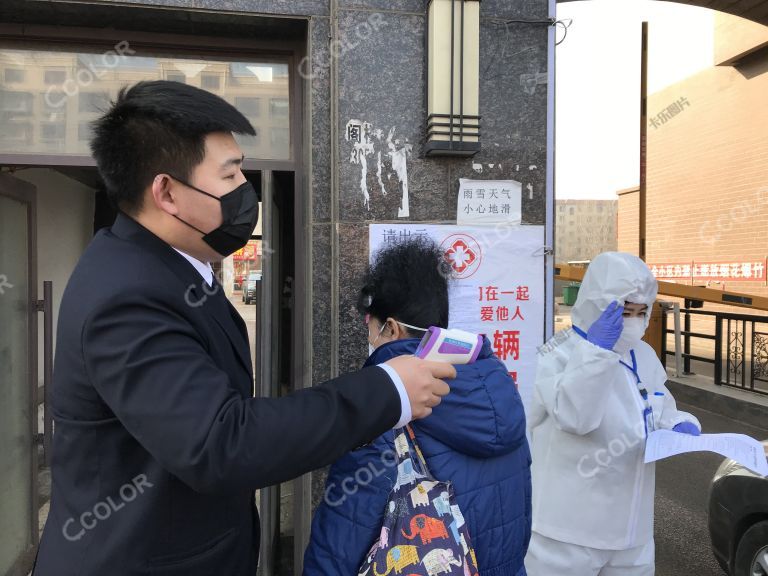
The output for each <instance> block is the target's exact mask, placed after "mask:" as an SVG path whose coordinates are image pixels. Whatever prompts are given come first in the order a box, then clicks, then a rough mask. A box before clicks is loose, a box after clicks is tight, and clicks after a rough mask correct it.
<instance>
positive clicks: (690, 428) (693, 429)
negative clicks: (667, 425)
mask: <svg viewBox="0 0 768 576" xmlns="http://www.w3.org/2000/svg"><path fill="white" fill-rule="evenodd" d="M672 432H680V433H681V434H690V435H691V436H698V435H699V434H701V430H699V427H698V426H696V424H694V423H693V422H680V424H677V425H675V427H674V428H672Z"/></svg>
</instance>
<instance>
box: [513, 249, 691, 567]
mask: <svg viewBox="0 0 768 576" xmlns="http://www.w3.org/2000/svg"><path fill="white" fill-rule="evenodd" d="M657 292H658V285H657V283H656V280H655V278H654V277H653V275H652V274H651V272H650V270H649V269H648V267H647V266H646V265H645V263H644V262H643V261H642V260H640V259H639V258H637V257H635V256H632V255H630V254H624V253H620V252H607V253H604V254H601V255H599V256H598V257H597V258H595V259H594V261H593V262H592V263H591V264H590V266H589V269H588V270H587V272H586V274H585V276H584V281H583V283H582V285H581V289H580V290H579V296H578V298H577V300H576V304H575V305H574V307H573V329H569V330H566V331H563V332H560V333H558V334H557V335H555V336H554V337H553V338H552V339H551V340H550V341H549V342H548V343H547V344H545V345H544V346H543V347H542V348H541V350H540V355H539V364H538V369H537V373H536V389H535V392H534V398H533V402H532V406H531V410H530V415H529V416H530V417H529V429H530V434H531V441H532V448H533V466H532V468H531V471H532V475H533V536H532V539H531V543H530V547H529V549H528V556H527V557H526V561H525V565H526V569H527V571H528V575H529V576H555V575H557V574H569V575H572V576H597V575H599V576H618V575H622V576H648V575H653V573H654V543H653V504H654V490H655V465H654V464H644V463H643V460H644V454H645V439H646V436H647V434H648V433H650V432H651V431H653V430H658V429H669V430H675V431H677V432H681V433H687V434H693V435H698V434H699V433H700V432H701V425H700V424H699V421H698V420H697V419H696V417H694V416H693V415H691V414H688V413H686V412H680V411H678V410H677V407H676V405H675V400H674V398H673V397H672V395H671V394H670V393H669V390H667V388H666V386H665V385H664V384H665V382H666V380H667V376H666V372H665V371H664V368H663V366H662V365H661V363H660V362H659V359H658V358H657V356H656V353H655V352H654V350H653V349H652V348H651V347H650V346H649V345H648V344H646V343H645V342H643V341H642V340H641V338H642V337H643V335H644V333H645V330H646V329H647V328H648V324H649V321H650V315H651V309H652V307H653V303H654V301H655V299H656V294H657Z"/></svg>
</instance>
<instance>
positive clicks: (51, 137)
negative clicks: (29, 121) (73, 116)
mask: <svg viewBox="0 0 768 576" xmlns="http://www.w3.org/2000/svg"><path fill="white" fill-rule="evenodd" d="M66 133H67V125H66V124H64V122H52V123H48V122H46V123H45V124H41V125H40V140H43V141H44V142H46V141H47V142H50V141H56V140H64V136H65V135H66Z"/></svg>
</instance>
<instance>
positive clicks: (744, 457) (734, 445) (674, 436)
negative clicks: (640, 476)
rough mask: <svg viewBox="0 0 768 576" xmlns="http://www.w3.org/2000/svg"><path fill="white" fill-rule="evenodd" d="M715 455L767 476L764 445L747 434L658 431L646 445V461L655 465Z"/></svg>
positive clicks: (652, 433)
mask: <svg viewBox="0 0 768 576" xmlns="http://www.w3.org/2000/svg"><path fill="white" fill-rule="evenodd" d="M701 451H707V452H715V453H717V454H720V455H721V456H725V457H726V458H731V459H733V460H736V462H738V463H739V464H741V465H742V466H744V467H745V468H749V469H750V470H752V471H753V472H756V473H757V474H760V475H761V476H768V461H766V457H765V448H764V447H763V445H762V444H761V443H760V442H758V441H757V440H755V439H754V438H750V437H749V436H745V435H744V434H702V435H701V436H691V435H690V434H681V433H679V432H672V431H671V430H656V431H655V432H651V433H650V434H649V435H648V440H647V441H646V443H645V461H646V462H655V461H656V460H661V459H663V458H668V457H670V456H677V455H678V454H685V453H687V452H701Z"/></svg>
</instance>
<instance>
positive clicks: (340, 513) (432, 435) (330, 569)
mask: <svg viewBox="0 0 768 576" xmlns="http://www.w3.org/2000/svg"><path fill="white" fill-rule="evenodd" d="M418 344H419V340H416V339H408V340H397V341H395V342H389V343H387V344H383V345H382V346H380V347H379V348H378V349H377V350H376V351H375V352H374V353H373V355H372V356H371V357H370V358H369V359H368V362H367V363H366V365H375V364H380V363H382V362H386V361H387V360H390V359H391V358H394V357H395V356H400V355H403V354H413V353H414V352H415V351H416V347H417V346H418ZM457 372H458V377H457V378H456V380H453V381H451V382H450V385H451V393H450V394H449V395H448V396H447V397H445V398H444V399H443V402H442V403H441V404H440V405H439V406H437V407H436V408H435V409H434V411H433V413H432V415H431V416H430V417H429V418H426V419H424V420H420V421H418V422H415V423H414V424H413V429H414V432H415V434H416V440H417V442H418V443H419V445H420V447H421V449H422V452H423V453H424V456H425V457H426V459H427V464H428V465H429V469H430V471H431V472H432V475H433V476H434V477H435V478H437V479H438V480H443V481H447V480H449V481H451V482H453V484H454V489H455V493H456V497H457V499H458V503H459V507H460V509H461V511H462V513H463V514H464V516H465V518H466V520H467V526H468V528H469V534H470V537H471V538H472V543H473V546H474V548H475V551H476V553H477V562H478V566H479V568H480V576H524V575H525V567H524V565H523V559H524V558H525V554H526V552H527V549H528V540H529V539H530V535H531V473H530V464H531V456H530V451H529V449H528V441H527V440H526V436H525V414H524V412H523V405H522V402H521V400H520V395H519V394H518V392H517V389H516V387H515V384H514V382H513V380H512V377H511V376H510V375H509V374H508V373H507V370H506V368H505V367H504V365H503V364H502V363H501V362H500V361H499V360H498V359H497V358H496V357H495V356H494V355H493V352H492V350H491V344H490V342H489V341H488V340H487V339H486V340H485V343H484V346H483V350H482V352H481V354H480V356H479V358H478V360H477V362H475V363H474V364H471V365H468V366H457ZM393 451H394V434H393V432H391V431H390V432H387V433H386V434H383V435H382V436H380V437H379V438H377V439H376V440H374V441H373V442H372V443H371V444H369V445H367V446H364V447H362V448H359V449H358V450H355V451H354V452H350V453H348V454H347V455H346V456H343V457H342V458H341V459H340V460H338V461H337V462H336V463H335V464H334V465H333V466H332V467H331V470H330V472H329V476H328V480H327V484H326V490H325V497H324V498H323V501H322V502H321V503H320V506H319V507H318V509H317V511H316V513H315V517H314V519H313V522H312V535H311V538H310V543H309V547H308V548H307V551H306V554H305V557H304V576H321V575H323V576H325V575H327V576H331V575H332V576H355V575H356V574H357V572H358V568H359V567H360V565H361V564H362V562H363V560H364V558H365V555H366V553H367V552H368V551H369V550H370V548H371V545H372V544H373V542H374V541H375V540H377V539H378V537H379V532H380V530H381V525H382V523H383V521H384V511H385V507H386V504H387V499H388V496H389V493H390V491H391V490H392V488H393V487H394V484H395V480H396V477H397V470H396V468H395V467H394V459H393V458H392V454H393Z"/></svg>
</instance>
